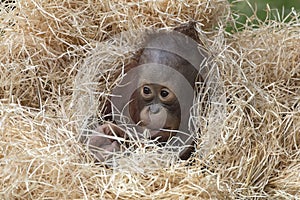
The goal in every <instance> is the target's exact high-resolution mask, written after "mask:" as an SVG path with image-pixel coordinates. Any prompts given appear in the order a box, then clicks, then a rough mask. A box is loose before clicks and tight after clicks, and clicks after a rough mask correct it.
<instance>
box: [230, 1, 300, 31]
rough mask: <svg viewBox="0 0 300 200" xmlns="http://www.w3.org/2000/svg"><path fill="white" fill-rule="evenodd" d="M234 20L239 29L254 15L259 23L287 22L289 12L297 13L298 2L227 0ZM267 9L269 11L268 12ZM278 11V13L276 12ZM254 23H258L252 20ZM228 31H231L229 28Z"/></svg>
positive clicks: (298, 9)
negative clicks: (271, 21)
mask: <svg viewBox="0 0 300 200" xmlns="http://www.w3.org/2000/svg"><path fill="white" fill-rule="evenodd" d="M229 2H230V3H231V8H232V10H233V12H234V13H235V14H237V15H234V18H235V19H236V20H237V24H236V26H237V28H241V27H242V26H243V25H242V24H245V23H246V21H249V20H250V19H248V20H247V18H249V17H251V16H252V15H253V14H254V13H255V14H256V16H257V17H258V19H260V20H261V21H266V20H268V19H272V20H277V21H285V22H288V21H289V20H290V19H291V17H292V16H288V14H289V13H290V12H291V11H294V12H295V13H296V12H297V13H299V11H300V0H248V1H244V0H229ZM268 7H269V8H270V9H271V11H268V10H269V9H268ZM276 10H278V12H277V11H276ZM252 22H254V23H259V22H258V21H255V20H253V21H252ZM228 30H231V31H232V27H230V26H229V28H228Z"/></svg>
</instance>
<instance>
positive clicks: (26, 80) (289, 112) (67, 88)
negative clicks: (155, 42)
mask: <svg viewBox="0 0 300 200" xmlns="http://www.w3.org/2000/svg"><path fill="white" fill-rule="evenodd" d="M3 5H4V4H1V5H0V7H2V9H1V11H0V13H1V15H0V18H1V26H0V30H1V33H0V41H1V42H0V44H1V46H0V55H1V59H0V179H1V180H2V182H1V183H0V196H1V198H4V199H11V198H22V199H23V198H25V199H28V198H32V199H35V198H55V199H70V198H72V199H76V198H85V199H90V198H98V199H99V198H107V199H114V198H119V199H128V198H131V199H141V198H144V199H150V198H158V199H163V198H172V199H173V198H175V199H176V198H196V199H197V198H205V199H206V198H212V199H222V198H230V199H237V198H239V199H243V198H255V197H265V198H270V199H274V198H282V199H290V198H295V199H297V198H300V197H299V195H300V194H299V191H300V176H299V171H300V162H299V154H300V150H299V148H300V100H299V96H300V89H299V88H300V85H299V82H300V81H299V79H300V78H299V77H300V71H299V70H300V67H299V53H298V52H299V45H300V38H299V32H300V28H299V21H298V20H297V16H296V17H295V18H294V19H292V20H291V21H290V22H289V23H281V22H270V23H262V24H261V26H260V27H259V28H257V29H253V28H251V27H246V29H245V30H244V31H243V32H238V33H235V34H231V35H228V34H225V31H224V30H223V28H222V23H221V24H220V26H219V27H218V30H216V31H213V29H212V27H214V26H215V25H216V22H220V19H226V17H227V13H226V11H227V3H226V2H225V1H199V2H198V1H180V2H175V1H155V2H151V1H142V2H140V3H139V4H137V3H135V2H130V1H125V0H124V1H121V2H120V1H113V2H112V1H105V2H97V1H93V2H92V1H80V2H78V1H68V2H65V1H57V0H54V1H42V0H40V1H34V0H31V1H29V0H28V1H27V0H24V1H20V2H17V3H16V5H15V9H13V10H10V9H7V7H6V8H5V9H3ZM191 18H193V19H195V20H198V21H200V22H201V23H202V24H203V26H202V30H205V31H207V32H210V33H211V34H208V35H207V36H205V35H202V34H201V32H199V34H200V36H201V37H202V41H203V43H204V45H206V46H207V47H208V49H209V51H210V52H211V53H212V54H213V55H214V60H213V61H214V62H215V65H214V69H215V71H214V72H215V74H219V75H220V78H221V80H222V81H221V82H219V79H217V82H218V83H216V84H214V81H216V80H215V79H212V80H211V84H210V86H212V87H213V90H212V92H210V93H209V95H210V96H212V97H215V98H216V99H213V98H212V99H211V101H210V102H204V103H206V104H205V105H207V108H205V109H198V110H197V109H194V113H193V120H194V122H195V124H197V127H201V134H199V141H198V142H197V144H198V147H199V150H197V151H196V153H195V155H194V156H193V157H192V160H193V162H192V163H191V164H189V165H187V163H188V162H189V161H187V162H185V161H182V162H175V161H170V162H169V163H162V162H160V160H159V159H156V158H154V157H152V159H149V158H150V156H151V155H155V154H153V152H147V151H143V149H140V152H136V153H135V154H133V155H132V156H128V157H127V158H125V161H124V160H123V162H124V163H125V164H124V163H122V162H121V166H122V167H115V168H106V167H104V166H101V165H96V164H95V163H94V160H93V158H92V157H91V155H90V154H89V152H87V150H86V149H85V148H84V146H82V145H81V144H80V143H78V141H77V136H78V134H79V132H80V130H81V129H82V119H84V118H85V117H86V116H88V115H91V114H93V112H92V111H94V110H95V109H94V108H95V107H98V106H99V105H100V106H101V101H102V99H101V98H102V97H103V96H105V95H108V93H109V90H111V89H112V88H113V85H114V80H115V77H114V78H113V79H111V78H110V77H112V76H113V75H114V73H115V71H116V70H117V69H120V66H123V65H124V63H126V62H128V59H129V57H130V56H132V52H131V51H133V50H134V45H133V46H131V47H129V49H126V48H123V46H118V43H113V44H112V43H110V41H111V40H108V39H110V38H111V37H112V36H115V35H116V34H119V33H121V32H124V31H130V30H132V29H146V28H163V29H166V28H171V27H174V26H176V25H177V24H179V23H182V22H186V21H188V20H189V19H191ZM298 18H299V16H298ZM100 42H101V43H100ZM137 42H138V41H137ZM86 57H88V58H91V57H92V58H95V59H97V60H96V61H99V63H98V65H97V66H99V67H98V68H93V67H89V66H88V65H87V64H88V62H89V59H86V60H84V59H85V58H86ZM82 66H85V68H83V67H82ZM95 69H96V70H97V71H94V70H95ZM91 75H92V77H91ZM96 75H99V76H96ZM101 78H102V79H101ZM88 80H89V81H88ZM82 81H83V82H82ZM84 81H86V82H84ZM98 81H100V82H98ZM83 83H87V84H83ZM218 86H221V87H220V88H221V90H215V89H216V88H218ZM222 91H226V93H225V94H226V104H225V107H224V105H221V106H219V105H218V104H215V101H217V103H219V102H218V101H219V100H224V99H223V97H224V96H222V95H224V94H222ZM81 92H83V93H84V94H86V96H90V99H89V100H88V102H86V98H82V99H80V98H77V97H78V95H79V94H82V93H81ZM219 95H220V96H222V98H220V97H219ZM99 98H100V99H99ZM201 99H203V98H200V95H198V96H197V97H196V100H195V101H196V104H202V103H203V102H200V101H201ZM98 100H100V101H98ZM95 102H96V103H95ZM83 103H84V104H83ZM222 103H224V102H222ZM78 105H85V106H90V108H92V109H90V110H85V111H84V110H82V108H86V107H85V106H82V107H81V108H80V107H79V106H78ZM93 106H95V107H93ZM195 108H199V107H197V106H196V107H195ZM221 109H224V110H225V111H226V112H223V111H222V110H221ZM224 113H225V115H224ZM216 120H217V125H218V126H213V125H214V123H213V122H214V121H216ZM204 147H205V148H204ZM203 152H205V153H203ZM135 156H138V157H135ZM121 161H122V159H121ZM151 161H153V162H151ZM143 163H144V165H142V164H143Z"/></svg>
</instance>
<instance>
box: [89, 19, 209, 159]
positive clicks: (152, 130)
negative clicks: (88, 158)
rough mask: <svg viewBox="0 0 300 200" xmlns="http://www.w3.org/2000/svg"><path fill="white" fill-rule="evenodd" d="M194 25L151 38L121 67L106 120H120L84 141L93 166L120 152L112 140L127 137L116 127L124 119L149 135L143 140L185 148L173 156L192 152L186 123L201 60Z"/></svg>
mask: <svg viewBox="0 0 300 200" xmlns="http://www.w3.org/2000/svg"><path fill="white" fill-rule="evenodd" d="M194 25H195V24H194V23H189V24H188V25H185V26H181V27H179V28H177V29H174V31H172V32H158V33H153V34H151V35H150V36H149V39H148V40H147V41H146V43H145V45H144V47H143V49H142V51H141V55H140V56H139V59H138V60H137V62H136V63H134V64H131V65H130V67H127V68H128V69H127V70H126V72H127V74H126V76H125V77H124V79H123V80H122V84H120V86H118V87H117V88H116V89H115V91H114V94H117V95H114V96H115V97H112V98H111V102H112V104H113V105H110V106H111V109H109V110H112V111H111V114H112V116H117V115H118V116H122V117H123V119H122V117H120V119H117V117H115V118H114V119H113V121H114V123H105V124H103V125H99V126H98V127H97V128H96V130H95V132H97V133H99V134H96V133H95V134H91V135H90V136H88V146H89V148H90V150H91V151H92V153H93V154H94V156H95V157H96V159H97V160H98V161H104V160H106V159H107V158H108V157H109V154H110V152H114V151H121V148H120V142H119V141H117V140H116V139H115V138H114V136H117V137H121V138H127V136H126V134H125V132H124V131H123V130H122V129H121V128H120V127H121V126H120V124H122V123H124V122H123V121H124V118H126V120H127V121H126V124H133V125H135V126H136V130H137V131H138V132H144V131H145V130H147V131H148V133H149V134H148V135H147V136H144V137H147V138H148V139H151V140H156V141H157V142H159V143H160V144H166V143H170V144H172V145H175V146H178V147H182V146H184V145H187V147H186V148H183V150H180V152H179V156H180V158H181V159H187V158H189V156H190V154H191V152H192V150H193V148H192V145H193V137H192V134H191V133H190V131H189V127H188V124H189V116H190V115H189V113H190V108H191V106H192V103H193V95H194V84H195V81H196V79H197V77H198V74H199V73H198V72H199V71H200V66H201V63H202V62H203V61H205V60H206V56H205V54H204V52H203V50H202V49H200V47H199V43H198V40H197V33H196V31H195V28H194ZM179 31H180V32H179ZM200 79H201V77H200ZM117 96H121V98H120V97H117ZM121 121H122V122H121ZM141 137H142V136H141Z"/></svg>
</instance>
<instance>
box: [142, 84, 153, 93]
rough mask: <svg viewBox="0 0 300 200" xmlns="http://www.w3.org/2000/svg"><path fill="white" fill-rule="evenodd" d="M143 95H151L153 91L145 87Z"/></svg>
mask: <svg viewBox="0 0 300 200" xmlns="http://www.w3.org/2000/svg"><path fill="white" fill-rule="evenodd" d="M143 93H144V94H151V93H152V92H151V89H150V88H149V87H147V86H144V88H143Z"/></svg>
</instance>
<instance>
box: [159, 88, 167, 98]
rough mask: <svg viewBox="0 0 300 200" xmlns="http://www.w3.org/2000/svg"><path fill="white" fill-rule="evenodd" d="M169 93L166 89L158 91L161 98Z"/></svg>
mask: <svg viewBox="0 0 300 200" xmlns="http://www.w3.org/2000/svg"><path fill="white" fill-rule="evenodd" d="M168 95H169V92H168V91H166V90H162V91H160V96H162V97H163V98H165V97H167V96H168Z"/></svg>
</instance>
